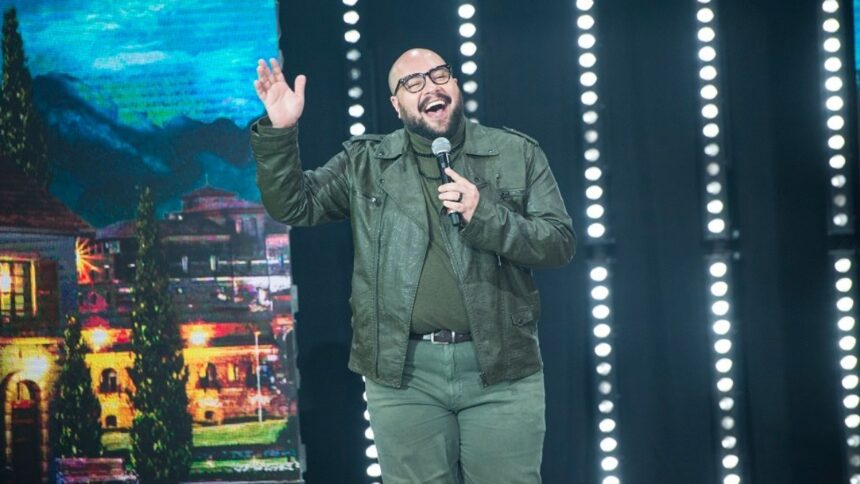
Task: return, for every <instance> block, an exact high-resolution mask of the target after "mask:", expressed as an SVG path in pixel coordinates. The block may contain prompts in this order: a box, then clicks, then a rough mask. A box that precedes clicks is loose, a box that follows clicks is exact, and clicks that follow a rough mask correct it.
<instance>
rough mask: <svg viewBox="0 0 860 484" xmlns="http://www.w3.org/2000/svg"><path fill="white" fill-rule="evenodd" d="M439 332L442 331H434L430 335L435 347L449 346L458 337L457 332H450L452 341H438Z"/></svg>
mask: <svg viewBox="0 0 860 484" xmlns="http://www.w3.org/2000/svg"><path fill="white" fill-rule="evenodd" d="M442 331H445V330H442ZM439 332H440V331H434V332H432V333H430V342H431V343H433V344H434V345H449V344H451V343H453V342H454V338H455V337H456V336H457V333H456V332H454V331H450V333H451V341H436V333H439Z"/></svg>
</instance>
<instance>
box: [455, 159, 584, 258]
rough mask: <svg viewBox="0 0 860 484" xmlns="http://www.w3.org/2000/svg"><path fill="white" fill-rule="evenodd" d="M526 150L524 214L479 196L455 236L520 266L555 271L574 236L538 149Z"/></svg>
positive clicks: (570, 255)
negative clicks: (549, 268) (475, 206)
mask: <svg viewBox="0 0 860 484" xmlns="http://www.w3.org/2000/svg"><path fill="white" fill-rule="evenodd" d="M528 146H529V147H530V148H529V149H528V150H527V152H526V164H527V165H526V169H527V173H526V176H527V183H528V186H527V187H526V189H527V191H526V195H525V197H526V198H525V201H524V208H525V211H524V212H525V213H524V214H520V213H517V212H516V211H514V210H511V209H510V208H508V207H507V206H505V205H503V204H501V203H499V202H498V201H496V200H491V199H490V197H485V196H483V194H482V196H481V197H480V199H479V200H478V206H477V208H476V209H475V213H474V214H473V215H472V219H471V220H470V221H469V223H467V224H466V225H465V227H464V228H463V230H462V231H461V232H460V235H461V236H462V237H463V239H464V240H465V241H466V243H467V244H469V245H470V246H472V247H474V248H476V249H480V250H487V251H491V252H494V253H496V254H498V255H499V256H501V257H504V258H505V259H507V260H509V261H511V262H513V263H514V264H518V265H522V266H526V267H558V266H562V265H564V264H567V263H568V262H570V260H571V259H572V258H573V254H574V253H575V251H576V235H575V234H574V232H573V227H572V223H571V219H570V216H569V215H568V214H567V210H566V209H565V207H564V201H563V200H562V198H561V193H559V190H558V185H557V184H556V182H555V178H554V177H553V175H552V171H550V168H549V163H548V162H547V159H546V155H544V153H543V150H541V148H540V146H538V145H536V144H533V143H529V144H528Z"/></svg>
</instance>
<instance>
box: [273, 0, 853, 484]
mask: <svg viewBox="0 0 860 484" xmlns="http://www.w3.org/2000/svg"><path fill="white" fill-rule="evenodd" d="M574 4H575V2H574V1H572V0H571V1H554V2H537V1H493V2H489V1H485V2H480V3H479V4H478V5H477V8H478V29H479V32H480V36H481V38H482V40H481V44H480V45H479V53H480V54H481V55H482V58H481V61H480V65H479V69H480V70H481V72H482V75H483V83H482V85H481V89H482V90H483V98H484V101H485V102H484V103H483V105H482V106H481V113H480V118H481V121H482V122H483V123H484V124H488V125H491V126H499V125H505V126H510V127H513V128H515V129H518V130H521V131H523V132H525V133H528V134H530V135H532V136H534V137H536V138H537V139H538V140H539V141H540V142H541V146H542V147H543V149H544V150H545V151H546V153H547V155H548V157H549V159H550V162H551V165H552V169H553V171H554V173H555V176H556V178H557V180H558V182H559V186H560V188H561V191H562V193H563V194H564V196H565V200H566V202H567V206H568V209H569V211H570V213H571V215H572V216H573V217H574V219H575V221H574V224H575V228H576V230H577V232H578V233H580V234H584V231H585V227H584V223H583V220H584V214H583V210H584V206H583V202H582V199H583V196H582V182H581V178H582V175H581V170H582V167H581V164H582V163H581V160H580V146H579V141H578V140H579V134H580V131H579V130H580V127H579V105H578V95H579V87H578V86H579V85H578V73H577V71H576V57H577V54H576V48H575V40H576V33H575V28H574V26H575V24H574V22H575V18H576V11H575V7H574ZM597 4H598V5H597V21H598V29H599V42H600V44H599V49H600V51H599V52H600V54H599V59H600V62H601V73H600V74H601V80H600V89H601V92H602V96H601V97H602V100H603V102H604V103H605V104H604V112H603V120H604V125H603V132H602V133H601V135H602V136H603V139H604V143H605V144H604V150H605V154H606V156H607V161H608V163H609V165H610V172H609V176H610V178H609V180H610V194H611V202H610V204H609V214H610V217H611V224H612V229H613V231H614V233H615V236H616V241H617V243H616V244H615V247H614V249H613V251H614V254H613V255H614V259H615V279H614V304H615V308H614V310H615V335H616V336H615V337H616V345H615V347H616V355H617V371H618V373H617V376H618V379H619V381H618V385H619V388H618V390H619V402H618V405H619V419H620V420H619V429H620V454H621V468H622V476H623V481H624V482H625V483H630V484H643V483H658V482H659V483H682V484H688V483H697V484H698V483H714V482H716V479H717V477H716V476H717V473H718V463H717V461H716V455H717V453H716V445H717V436H716V432H715V429H714V425H713V421H714V416H713V411H712V408H713V403H712V399H711V397H712V388H713V383H712V382H713V372H712V369H711V349H710V343H709V334H708V331H709V328H708V323H707V313H706V310H707V308H706V304H705V286H704V258H703V257H704V255H705V253H706V251H707V248H706V246H705V244H704V243H703V241H702V228H701V226H702V216H701V213H702V209H701V203H700V193H701V187H700V183H699V180H700V168H699V165H700V163H699V158H698V152H699V122H700V121H699V113H698V108H699V100H698V87H697V77H696V76H697V65H696V43H695V29H696V22H695V10H694V9H695V8H696V6H697V4H696V2H694V1H693V0H684V1H678V0H661V1H658V2H655V1H653V0H624V1H620V0H619V1H614V2H597ZM819 8H820V7H819V2H818V1H797V0H744V1H741V0H724V1H722V2H720V7H719V9H718V11H717V18H718V21H719V23H720V30H719V31H718V38H719V39H720V44H721V46H720V47H721V50H720V51H719V54H718V55H720V56H721V57H722V66H723V69H722V71H721V75H723V99H724V107H723V115H724V117H723V121H724V133H725V134H726V138H725V140H726V149H727V153H728V157H729V159H730V160H731V162H732V167H731V170H730V173H729V176H730V182H729V183H730V184H731V186H732V188H733V196H734V198H733V200H732V204H733V205H734V214H735V218H734V220H733V223H734V225H735V227H736V228H738V229H739V231H740V232H739V233H740V238H739V240H738V242H737V245H736V249H737V251H738V254H739V256H740V259H739V261H738V263H737V265H736V266H735V286H734V294H735V298H736V300H735V314H736V317H737V327H738V334H737V341H736V344H737V345H739V349H740V357H739V361H738V364H737V366H736V368H737V369H738V370H739V371H740V372H742V374H743V376H742V378H741V380H742V381H743V382H744V383H743V386H742V388H741V393H740V398H741V399H743V400H745V404H746V407H745V412H746V417H747V419H746V424H745V430H746V436H745V440H746V442H745V450H746V452H745V454H743V455H741V459H742V462H744V463H745V465H746V472H747V475H748V477H749V478H748V479H747V481H746V482H754V483H837V482H845V481H846V477H845V476H844V471H843V467H842V429H841V425H842V424H841V417H840V406H839V405H840V402H839V399H838V388H839V387H838V385H839V382H838V373H837V370H838V367H837V357H836V351H835V350H836V337H835V328H834V318H833V310H832V307H833V304H832V301H833V295H832V290H831V287H830V283H829V276H828V264H829V263H828V259H827V250H828V239H827V236H826V217H827V215H826V203H827V190H826V189H827V183H828V177H827V171H826V159H827V158H826V154H825V152H824V146H825V142H824V139H823V119H822V97H821V93H820V87H819V86H820V80H819V69H820V67H819V66H820V60H819V49H820V47H819V45H820V42H819V41H818V28H819V27H818V23H819V21H818V9H819ZM850 8H851V5H850V2H846V5H843V12H842V14H843V18H844V21H843V22H842V25H843V30H845V31H846V34H848V33H849V32H848V30H850V27H851V25H852V21H851V18H850V16H851V12H850V11H849V10H850ZM343 11H344V8H343V5H342V4H341V3H340V2H319V1H304V2H297V1H284V2H282V3H281V6H280V20H281V22H280V23H281V31H282V33H281V48H282V50H283V53H284V58H285V63H286V66H287V72H288V74H289V75H290V76H291V77H292V76H295V75H296V74H298V73H304V74H306V75H308V77H309V81H308V87H307V103H306V108H305V113H304V115H303V117H302V121H301V147H302V153H303V162H304V166H305V167H306V168H313V167H316V166H318V165H320V164H322V163H324V162H325V161H326V160H327V159H328V158H329V157H330V156H332V155H334V154H335V153H336V152H337V150H338V149H339V148H340V145H339V143H340V142H341V141H343V140H344V139H345V138H346V133H347V127H348V124H347V117H346V109H347V105H348V103H347V98H346V89H347V86H346V78H345V75H344V72H345V66H344V62H345V61H344V52H345V47H344V41H343V32H344V30H345V28H344V23H343V21H342V20H341V16H342V13H343ZM359 12H360V13H361V21H360V23H359V29H360V30H361V32H362V39H363V42H364V55H365V60H366V61H367V62H368V63H369V64H368V65H370V66H372V69H371V70H372V76H373V78H372V80H371V81H372V82H373V85H374V86H376V90H375V91H374V93H373V97H374V99H373V101H374V102H373V103H371V105H370V107H369V108H368V110H369V111H370V113H371V117H370V119H371V122H370V123H369V124H368V132H383V133H384V132H387V131H390V130H392V129H396V128H397V127H399V121H398V120H397V118H396V117H395V116H394V114H393V111H392V110H391V107H390V105H389V103H388V93H387V88H386V83H385V79H386V76H387V71H388V68H389V67H390V65H391V63H392V62H393V61H394V59H395V58H396V57H397V56H398V55H399V54H400V53H401V52H402V51H404V50H406V49H408V48H410V47H416V46H423V47H429V48H431V49H433V50H436V51H438V52H439V53H440V54H441V55H442V56H443V57H445V58H446V59H447V60H448V61H449V62H451V63H452V64H454V63H456V62H457V46H458V42H459V37H458V36H457V33H456V32H457V26H458V19H457V17H456V13H455V12H456V2H453V1H450V0H446V1H441V2H413V1H393V0H385V1H383V0H374V1H372V2H371V1H366V2H359ZM851 45H852V42H851V41H850V40H849V41H848V42H846V47H847V48H850V47H851ZM273 55H274V52H273ZM849 59H850V57H849ZM848 82H851V81H850V80H849V81H848ZM849 105H853V104H849ZM582 240H584V237H583V238H582V239H581V241H582ZM292 250H293V262H294V266H293V267H294V274H295V280H296V282H297V284H298V285H299V286H300V289H301V312H300V313H299V317H298V320H299V329H298V344H299V351H300V353H299V367H300V370H301V372H302V377H303V378H302V388H301V392H300V414H301V426H302V429H301V430H302V437H303V440H304V442H305V444H306V446H307V458H308V469H309V470H308V472H307V474H306V478H307V482H309V483H311V484H320V483H323V484H329V483H361V482H368V481H369V480H370V479H369V478H367V476H366V475H365V469H366V466H367V465H368V460H367V458H366V457H365V456H364V449H365V448H366V446H367V444H368V442H367V441H366V440H365V438H364V435H363V434H364V428H365V427H366V422H365V421H364V419H363V418H362V412H363V411H364V402H363V401H362V399H361V393H362V388H363V387H362V382H361V379H360V377H358V376H357V375H354V374H352V373H350V372H349V371H348V370H347V368H346V363H347V357H348V350H349V339H350V329H349V310H348V306H347V298H348V297H349V274H350V271H351V258H352V246H351V236H350V230H349V225H348V224H347V223H340V224H333V225H329V226H323V227H317V228H311V229H298V230H295V231H294V232H293V237H292ZM587 253H588V249H587V248H586V247H584V245H583V244H582V243H581V244H580V253H579V255H578V257H577V259H575V260H574V262H573V263H572V264H571V265H569V266H567V267H565V268H562V269H556V270H549V271H541V272H539V273H538V275H537V277H538V283H539V285H540V288H541V294H542V300H543V304H544V308H545V309H544V313H543V319H542V320H541V323H540V332H541V336H542V340H541V341H542V351H543V356H544V360H545V365H546V370H545V371H546V386H547V400H548V402H547V424H548V431H547V435H546V445H545V450H544V465H543V477H544V482H546V483H550V484H554V483H586V482H595V480H596V477H595V476H596V472H595V471H596V466H597V464H596V461H595V452H594V446H595V438H594V431H593V429H594V426H595V423H594V420H593V417H592V412H593V410H592V408H593V405H592V400H591V398H592V397H591V394H592V380H591V379H592V374H593V370H592V369H591V367H592V365H591V363H590V361H589V358H590V356H589V355H590V354H591V353H590V347H589V343H588V335H589V327H588V325H589V323H588V319H587V310H588V309H587V303H588V301H587V291H586V272H585V267H586V265H585V263H584V262H585V259H586V257H587Z"/></svg>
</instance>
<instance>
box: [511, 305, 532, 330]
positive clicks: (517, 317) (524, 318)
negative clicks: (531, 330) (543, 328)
mask: <svg viewBox="0 0 860 484" xmlns="http://www.w3.org/2000/svg"><path fill="white" fill-rule="evenodd" d="M535 319H536V318H535V313H534V310H532V308H519V309H517V310H516V311H514V312H513V313H511V322H512V323H513V324H514V326H526V325H528V324H531V323H534V322H535Z"/></svg>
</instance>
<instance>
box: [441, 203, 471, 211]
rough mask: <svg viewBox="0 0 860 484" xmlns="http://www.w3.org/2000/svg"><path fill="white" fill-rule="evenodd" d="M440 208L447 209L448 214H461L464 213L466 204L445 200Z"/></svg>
mask: <svg viewBox="0 0 860 484" xmlns="http://www.w3.org/2000/svg"><path fill="white" fill-rule="evenodd" d="M442 206H443V207H445V208H447V209H449V211H450V212H459V213H463V212H465V211H466V204H464V203H460V202H452V201H450V200H445V201H444V202H442Z"/></svg>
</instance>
